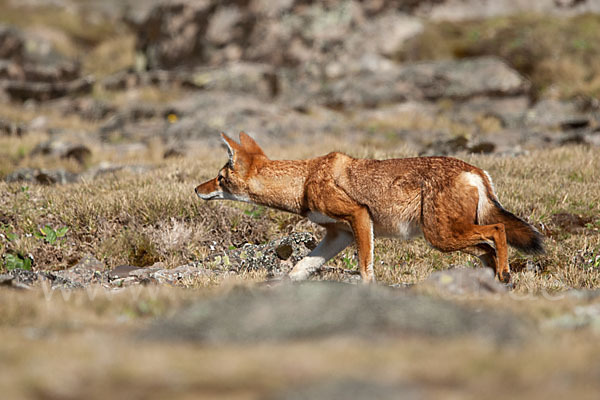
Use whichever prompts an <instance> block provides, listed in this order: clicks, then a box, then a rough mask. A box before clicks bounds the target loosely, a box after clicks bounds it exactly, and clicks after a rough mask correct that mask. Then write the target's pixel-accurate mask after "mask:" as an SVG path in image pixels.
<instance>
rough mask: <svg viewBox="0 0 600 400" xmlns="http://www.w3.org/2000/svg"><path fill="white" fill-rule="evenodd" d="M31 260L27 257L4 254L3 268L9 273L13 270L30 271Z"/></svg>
mask: <svg viewBox="0 0 600 400" xmlns="http://www.w3.org/2000/svg"><path fill="white" fill-rule="evenodd" d="M31 265H32V262H31V258H30V257H29V256H23V255H21V254H11V253H6V254H4V267H5V268H6V270H8V271H10V270H13V269H17V268H20V269H27V270H31Z"/></svg>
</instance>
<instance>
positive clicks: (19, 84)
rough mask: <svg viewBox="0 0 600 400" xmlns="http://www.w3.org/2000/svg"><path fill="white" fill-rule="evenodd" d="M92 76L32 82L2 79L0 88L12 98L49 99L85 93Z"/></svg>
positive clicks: (90, 86)
mask: <svg viewBox="0 0 600 400" xmlns="http://www.w3.org/2000/svg"><path fill="white" fill-rule="evenodd" d="M93 85H94V78H93V77H91V76H87V77H84V78H78V79H74V80H71V81H57V82H32V81H4V82H0V89H2V90H4V92H6V93H7V94H8V95H9V96H10V97H11V98H12V99H13V100H19V101H26V100H38V101H43V100H50V99H55V98H58V97H63V96H67V95H78V94H87V93H90V92H91V91H92V88H93Z"/></svg>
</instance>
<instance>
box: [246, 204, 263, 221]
mask: <svg viewBox="0 0 600 400" xmlns="http://www.w3.org/2000/svg"><path fill="white" fill-rule="evenodd" d="M265 211H266V207H263V206H256V207H252V209H250V210H245V211H244V214H246V215H248V216H250V217H252V218H254V219H258V218H260V217H262V216H263V215H264V213H265Z"/></svg>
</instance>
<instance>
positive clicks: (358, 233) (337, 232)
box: [196, 132, 542, 282]
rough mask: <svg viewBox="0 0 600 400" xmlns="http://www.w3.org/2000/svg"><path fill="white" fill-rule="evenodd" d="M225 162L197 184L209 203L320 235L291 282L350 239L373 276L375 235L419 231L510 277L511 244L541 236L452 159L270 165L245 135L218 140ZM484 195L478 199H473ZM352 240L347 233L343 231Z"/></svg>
mask: <svg viewBox="0 0 600 400" xmlns="http://www.w3.org/2000/svg"><path fill="white" fill-rule="evenodd" d="M223 139H224V141H225V142H226V144H227V146H228V150H229V155H230V161H229V162H228V163H227V164H226V165H225V167H223V168H222V169H221V171H219V175H217V177H216V178H214V179H212V180H209V181H207V182H205V183H203V184H201V185H199V186H198V187H197V188H196V193H197V194H198V195H199V196H200V197H202V198H204V199H207V200H210V199H214V198H223V199H232V200H242V201H248V202H252V203H256V204H262V205H265V206H269V207H273V208H277V209H280V210H285V211H289V212H293V213H297V214H300V215H303V216H308V217H309V218H311V220H314V221H315V222H316V223H319V224H320V225H322V226H324V227H325V229H326V230H327V235H326V237H325V239H324V240H323V242H322V243H321V244H320V245H319V247H318V248H317V249H315V251H313V253H311V254H310V255H309V256H308V257H306V259H303V260H301V261H300V262H299V263H298V264H297V265H296V267H295V268H294V270H293V271H292V273H291V274H290V276H292V277H296V278H297V279H304V278H306V276H308V274H309V273H310V272H311V271H313V270H314V269H315V268H318V267H319V266H320V265H322V264H323V262H325V261H327V259H329V258H331V257H332V256H333V255H335V254H337V252H339V251H340V250H341V249H343V248H344V247H345V246H346V245H347V244H348V243H349V242H350V241H351V240H352V238H353V239H354V240H355V241H356V243H357V246H358V254H359V265H360V272H361V275H362V277H363V280H364V281H365V282H370V281H373V280H374V275H373V271H372V265H373V237H374V236H400V237H403V238H410V237H411V236H414V235H415V234H417V233H419V232H422V233H423V236H424V237H425V239H426V240H427V241H428V242H429V243H430V244H431V245H432V246H433V247H435V248H437V249H439V250H441V251H444V252H449V251H457V250H460V251H464V252H467V253H469V254H473V255H476V256H478V257H479V258H480V259H481V260H482V261H483V262H484V263H485V264H486V265H487V266H489V267H491V268H494V270H495V272H496V275H497V276H498V278H499V279H501V280H502V281H508V280H509V279H510V270H509V265H508V250H507V238H508V243H509V244H511V245H513V246H515V247H517V248H520V249H522V250H525V251H534V252H535V251H541V250H542V245H541V236H540V235H539V233H538V232H537V231H536V230H535V229H534V228H533V227H532V226H531V225H529V224H527V223H526V222H524V221H523V220H521V219H519V218H518V217H516V216H514V215H513V214H511V213H510V212H508V211H506V210H504V208H502V206H501V205H500V203H499V202H498V199H497V197H496V195H495V193H494V191H493V187H492V183H491V181H490V180H489V177H488V175H487V174H486V173H485V172H484V171H483V170H481V169H479V168H477V167H474V166H472V165H470V164H467V163H465V162H463V161H461V160H458V159H455V158H450V157H418V158H405V159H392V160H381V161H380V160H369V159H355V158H352V157H350V156H347V155H345V154H342V153H329V154H327V155H325V156H321V157H317V158H313V159H309V160H298V161H277V160H269V159H268V158H267V157H266V155H265V154H264V153H263V151H262V150H261V148H260V147H259V146H258V144H256V142H254V140H253V139H252V138H250V137H249V136H248V135H246V134H245V133H243V132H242V133H240V144H238V143H236V142H235V141H233V140H232V139H230V138H229V137H227V136H226V135H225V134H223ZM480 197H481V198H480ZM350 234H351V235H350Z"/></svg>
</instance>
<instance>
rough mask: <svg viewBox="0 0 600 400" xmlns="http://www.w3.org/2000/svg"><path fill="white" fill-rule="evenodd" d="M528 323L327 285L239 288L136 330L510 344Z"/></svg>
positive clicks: (387, 291) (222, 336)
mask: <svg viewBox="0 0 600 400" xmlns="http://www.w3.org/2000/svg"><path fill="white" fill-rule="evenodd" d="M530 333H531V324H529V323H528V322H527V321H525V320H523V319H521V318H519V317H517V316H515V315H513V314H511V313H508V312H506V311H498V310H494V309H485V308H483V309H482V308H481V307H480V308H478V309H472V308H470V307H467V306H463V305H458V304H455V303H452V302H450V301H447V300H443V299H439V298H433V297H429V296H425V295H417V294H411V293H408V292H407V291H406V290H400V289H391V288H385V287H380V286H375V285H371V286H363V285H347V284H342V283H334V282H304V283H301V284H281V285H276V286H274V287H271V288H262V289H248V288H240V289H238V290H233V291H231V292H229V293H227V294H225V295H221V296H217V297H213V298H207V299H199V300H197V301H195V302H194V303H193V304H191V305H189V306H188V307H186V308H184V309H182V310H180V311H179V312H177V313H175V315H174V316H173V317H171V318H166V319H163V320H161V321H157V322H156V323H154V324H153V325H151V326H150V327H149V328H147V329H145V330H144V331H143V332H142V336H143V337H146V338H153V339H163V340H168V341H173V340H177V339H179V340H193V341H199V342H203V343H231V342H265V341H267V342H268V341H289V340H307V339H316V338H328V337H335V336H358V337H365V338H369V339H370V340H373V339H374V338H378V337H382V336H384V337H385V336H388V337H389V336H393V337H398V336H401V337H403V336H404V337H410V336H419V337H431V338H444V339H446V338H453V337H479V338H483V339H487V340H490V341H492V342H496V343H505V342H511V341H518V340H520V339H523V338H524V337H526V336H527V335H528V334H530Z"/></svg>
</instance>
